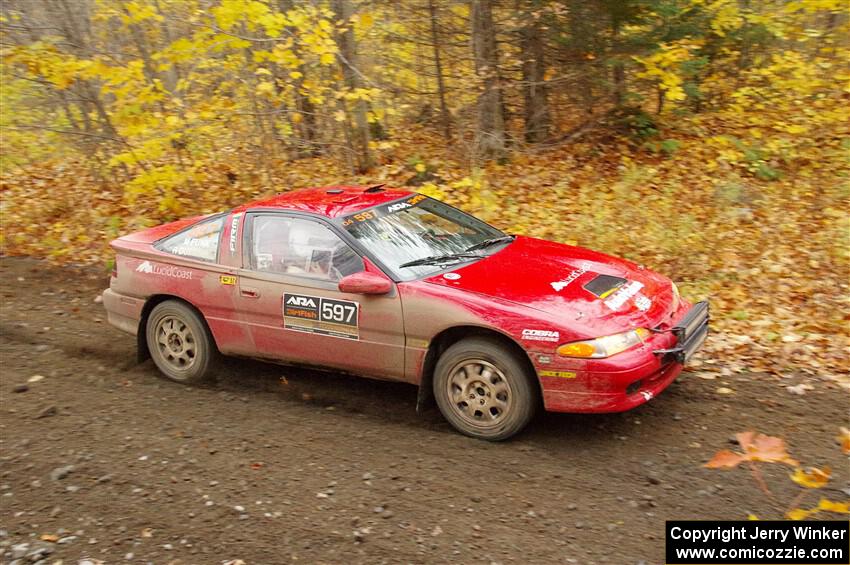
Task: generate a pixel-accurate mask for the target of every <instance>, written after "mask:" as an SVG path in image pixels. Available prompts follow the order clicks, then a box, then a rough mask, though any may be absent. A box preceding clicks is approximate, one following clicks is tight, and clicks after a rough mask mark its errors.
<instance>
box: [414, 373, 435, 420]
mask: <svg viewBox="0 0 850 565" xmlns="http://www.w3.org/2000/svg"><path fill="white" fill-rule="evenodd" d="M434 404H435V401H434V391H433V390H432V388H431V382H430V379H423V381H422V382H421V383H419V389H418V391H417V392H416V413H417V414H422V413H424V412H425V411H426V410H428V409H429V408H431V407H433V406H434Z"/></svg>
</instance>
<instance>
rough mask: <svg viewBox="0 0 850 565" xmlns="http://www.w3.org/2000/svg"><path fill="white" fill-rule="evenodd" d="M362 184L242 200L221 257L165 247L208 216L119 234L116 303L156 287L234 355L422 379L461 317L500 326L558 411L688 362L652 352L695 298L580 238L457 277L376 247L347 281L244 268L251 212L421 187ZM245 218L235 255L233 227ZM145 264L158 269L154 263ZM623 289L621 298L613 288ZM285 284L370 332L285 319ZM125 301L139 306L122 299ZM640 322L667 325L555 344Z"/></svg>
mask: <svg viewBox="0 0 850 565" xmlns="http://www.w3.org/2000/svg"><path fill="white" fill-rule="evenodd" d="M364 190H365V189H364V188H363V187H349V186H344V187H327V188H314V189H307V190H302V191H294V192H288V193H285V194H281V195H279V196H275V197H273V198H269V199H266V200H260V201H257V202H253V203H250V204H246V205H244V206H240V207H238V208H236V209H234V210H232V211H231V213H230V214H229V215H228V216H227V218H226V219H225V221H224V224H223V229H222V235H221V238H220V243H219V249H220V251H219V263H218V264H212V263H205V262H202V261H198V260H193V259H191V258H188V257H181V256H176V255H171V254H168V253H163V252H160V251H158V250H156V249H155V248H154V247H153V246H152V244H153V243H154V242H155V241H157V240H159V239H161V238H163V237H166V236H168V235H170V234H172V233H176V232H177V231H179V230H181V229H184V228H187V227H189V226H191V225H192V224H193V223H195V222H197V221H199V220H200V219H202V218H203V217H198V218H192V219H188V220H181V221H179V222H173V223H170V224H165V225H163V226H158V227H155V228H151V229H148V230H144V231H142V232H138V233H135V234H131V235H128V236H125V237H122V238H119V239H117V240H115V241H113V242H112V246H113V248H115V250H116V251H117V253H118V257H117V261H116V265H117V267H118V273H119V275H118V276H117V277H113V279H112V282H111V290H110V297H109V298H110V299H109V300H108V301H106V300H105V302H104V304H105V305H106V307H107V309H108V310H110V313H111V314H113V315H114V316H113V317H114V318H115V320H116V321H120V322H121V327H122V329H125V330H126V329H127V327H128V325H131V323H130V322H128V320H130V321H132V320H136V321H138V319H139V317H140V315H141V310H140V307H139V306H138V305H139V304H141V303H143V301H145V300H147V299H148V298H149V297H151V296H153V295H157V294H167V295H173V296H176V297H179V298H181V299H183V300H185V301H187V302H189V303H191V304H193V305H194V306H195V307H196V308H198V310H200V311H201V313H202V314H203V315H204V316H205V318H206V320H207V322H208V324H209V326H210V330H211V332H212V334H213V337H214V338H215V340H216V343H217V345H218V347H219V349H220V350H221V351H222V352H223V353H226V354H233V355H244V356H251V357H262V358H268V359H273V360H277V361H283V362H296V363H305V364H311V365H320V366H326V367H333V368H337V369H342V370H347V371H351V372H355V373H359V374H365V375H369V376H376V377H379V378H387V379H394V380H405V381H409V382H413V383H418V382H420V380H421V379H422V370H423V367H424V362H423V361H424V358H425V354H426V352H427V351H428V344H430V343H431V342H432V341H433V340H434V339H435V338H436V337H437V336H438V335H439V334H440V333H441V332H443V331H445V330H449V329H451V328H455V327H459V326H468V327H475V328H483V329H487V330H491V331H494V332H498V333H499V334H501V335H503V336H504V337H505V338H507V339H510V340H512V341H514V342H515V343H516V344H518V345H519V346H520V347H521V348H522V349H523V350H524V351H525V352H526V354H527V355H528V357H529V359H530V361H531V363H532V365H533V366H534V369H535V370H536V371H537V373H538V379H539V382H540V386H541V390H542V392H543V401H544V405H545V407H546V409H547V410H550V411H555V412H615V411H622V410H628V409H631V408H633V407H635V406H638V405H640V404H643V403H644V402H647V401H648V400H649V399H651V398H653V397H654V396H656V395H658V394H659V393H660V392H661V391H663V390H664V388H666V387H667V386H668V385H669V384H670V383H671V382H672V381H673V380H674V379H675V378H676V376H677V375H678V374H679V373H680V372H681V370H682V366H681V365H680V364H677V363H674V362H664V361H663V360H662V358H661V357H660V356H659V355H656V354H655V353H653V352H654V351H655V350H658V349H666V348H670V347H672V346H674V345H675V342H676V338H675V337H674V336H673V334H672V333H670V332H669V331H668V330H669V329H670V328H672V327H673V326H674V325H675V324H676V322H678V321H679V320H681V319H682V318H683V317H684V316H685V315H686V314H687V312H688V310H689V309H690V305H689V304H688V303H687V302H685V301H683V300H677V298H676V297H675V296H674V293H673V290H672V286H671V282H670V281H669V280H668V279H667V278H665V277H663V276H661V275H659V274H657V273H654V272H652V271H649V270H647V269H644V268H642V267H640V266H638V265H636V264H634V263H632V262H630V261H626V260H623V259H618V258H615V257H611V256H609V255H605V254H602V253H598V252H595V251H591V250H588V249H584V248H580V247H573V246H568V245H562V244H559V243H554V242H550V241H543V240H539V239H534V238H529V237H521V236H520V237H517V238H516V239H515V240H514V241H513V242H512V243H510V244H508V245H506V246H505V247H504V248H502V249H501V250H499V251H497V252H495V253H493V254H492V255H490V256H488V257H486V258H484V259H481V260H478V261H475V262H472V263H469V264H467V265H465V266H462V267H459V268H457V269H456V270H454V271H452V273H451V274H448V273H447V274H448V275H449V276H445V274H442V273H441V274H438V275H435V276H432V277H430V278H427V279H424V280H414V281H410V282H401V283H395V282H393V281H392V280H391V279H390V277H388V276H387V275H386V274H385V273H383V272H381V270H380V269H378V268H377V267H376V266H375V264H374V263H373V262H372V261H370V260H369V258H368V257H365V258H364V265H365V269H364V271H362V272H359V273H356V274H353V275H349V276H347V277H344V278H343V279H342V280H340V281H339V283H338V286H337V285H334V284H332V283H329V282H324V283H318V282H316V281H315V280H312V281H311V280H309V279H306V278H305V277H294V276H287V275H271V274H269V273H261V272H254V271H251V270H249V269H247V268H243V258H242V237H243V227H244V226H245V223H246V222H245V218H246V214H247V213H250V212H251V211H254V210H260V209H262V210H268V209H275V210H280V211H294V212H299V213H304V214H312V215H315V216H321V217H325V218H331V219H334V218H339V217H342V216H347V215H350V214H353V213H357V212H358V211H361V210H364V209H366V208H370V207H372V206H376V205H380V204H384V203H386V202H388V201H392V200H396V199H399V198H405V197H408V196H410V195H411V194H413V193H410V192H407V191H402V190H392V189H387V190H379V191H370V192H365V191H364ZM204 217H206V216H204ZM236 217H238V218H239V219H238V221H237V223H238V226H237V231H236V233H235V234H234V237H235V247H234V249H233V251H231V249H230V242H231V233H230V232H231V229H232V227H233V221H234V218H236ZM145 262H147V263H149V264H150V265H151V266H152V267H151V268H149V269H147V272H145V268H144V267H143V264H144V263H145ZM599 275H607V276H610V277H620V278H622V279H626V281H628V282H627V283H625V284H624V285H623V286H621V287H620V290H618V291H615V293H612V294H610V295H608V296H605V297H603V298H599V297H597V296H596V295H595V294H593V293H592V292H590V291H589V290H588V289H587V288H585V286H586V285H588V283H590V282H591V281H593V280H594V279H595V278H596V277H597V276H599ZM222 276H225V277H228V276H229V277H235V280H236V282H235V283H231V284H223V283H222V279H221V277H222ZM225 280H229V279H225ZM628 285H633V286H629V287H628V289H627V290H629V292H628V293H626V292H625V291H623V289H626V287H627V286H628ZM638 287H640V288H639V290H637V289H638ZM632 290H635V291H636V292H637V293H634V294H633V293H631V291H632ZM620 291H623V294H622V296H615V295H616V293H617V292H620ZM284 293H288V294H293V293H294V294H300V295H305V296H314V297H316V298H324V299H337V300H343V301H348V302H354V303H357V305H358V332H359V334H358V338H357V339H349V338H341V337H331V336H325V335H318V334H314V333H306V332H299V331H294V330H292V329H290V328H287V327H285V325H284V320H283V302H282V301H283V295H284ZM121 297H126V298H128V299H130V302H122V301H121V300H120V298H121ZM623 297H625V298H623ZM620 298H622V299H620ZM127 304H133V305H134V306H133V307H128V306H127ZM639 306H640V307H639ZM113 310H114V311H113ZM116 325H117V324H116ZM638 327H642V328H652V329H655V330H658V333H653V334H651V335H650V336H649V337H648V338H647V339H646V341H645V343H643V344H641V345H638V346H635V347H633V348H631V349H629V350H626V351H623V352H621V353H619V354H616V355H613V356H611V357H608V358H604V359H574V358H565V357H561V356H559V355H558V354H557V353H556V349H557V347H558V346H559V345H561V344H564V343H568V342H571V341H576V340H585V339H593V338H597V337H601V336H606V335H612V334H616V333H621V332H624V331H629V330H634V329H635V328H638ZM553 374H557V375H558V376H553ZM627 389H628V392H627Z"/></svg>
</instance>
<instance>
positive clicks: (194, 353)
mask: <svg viewBox="0 0 850 565" xmlns="http://www.w3.org/2000/svg"><path fill="white" fill-rule="evenodd" d="M145 331H146V337H147V342H148V350H149V351H150V354H151V358H152V359H153V362H154V363H155V364H156V366H157V368H159V370H160V371H161V372H162V374H163V375H165V376H166V377H168V378H169V379H171V380H173V381H177V382H180V383H184V384H197V383H200V382H202V381H204V380H207V379H208V378H209V377H210V376H211V375H212V372H213V369H214V368H215V365H216V362H217V356H218V350H216V348H215V344H214V343H213V341H212V337H211V336H210V334H209V331H208V330H207V328H206V325H205V324H204V322H203V320H202V319H201V317H200V316H199V315H198V314H197V313H196V312H195V311H194V310H193V309H192V308H190V307H189V306H187V305H186V304H183V303H182V302H178V301H176V300H167V301H165V302H162V303H160V304H157V305H156V306H155V307H154V309H153V310H152V311H151V313H150V316H148V322H147V327H146V329H145Z"/></svg>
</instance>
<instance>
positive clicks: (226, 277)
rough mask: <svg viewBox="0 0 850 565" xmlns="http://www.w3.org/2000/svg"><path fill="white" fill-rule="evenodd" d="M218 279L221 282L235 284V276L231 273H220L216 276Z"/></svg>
mask: <svg viewBox="0 0 850 565" xmlns="http://www.w3.org/2000/svg"><path fill="white" fill-rule="evenodd" d="M218 281H219V282H220V283H221V284H227V285H234V284H236V277H234V276H233V275H221V276H220V277H218Z"/></svg>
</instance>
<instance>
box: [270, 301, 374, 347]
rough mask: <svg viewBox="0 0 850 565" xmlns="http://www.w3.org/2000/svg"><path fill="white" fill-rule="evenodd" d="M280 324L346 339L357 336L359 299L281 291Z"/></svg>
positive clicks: (293, 328)
mask: <svg viewBox="0 0 850 565" xmlns="http://www.w3.org/2000/svg"><path fill="white" fill-rule="evenodd" d="M283 327H284V328H286V329H288V330H295V331H299V332H309V333H314V334H320V335H327V336H333V337H343V338H347V339H360V303H358V302H351V301H348V300H337V299H335V298H323V297H321V296H310V295H307V294H289V293H286V294H284V295H283Z"/></svg>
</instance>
